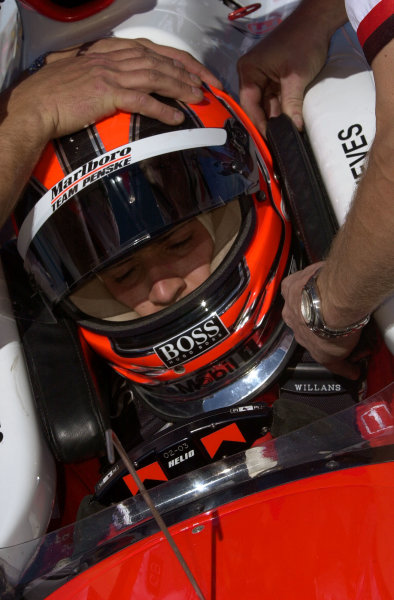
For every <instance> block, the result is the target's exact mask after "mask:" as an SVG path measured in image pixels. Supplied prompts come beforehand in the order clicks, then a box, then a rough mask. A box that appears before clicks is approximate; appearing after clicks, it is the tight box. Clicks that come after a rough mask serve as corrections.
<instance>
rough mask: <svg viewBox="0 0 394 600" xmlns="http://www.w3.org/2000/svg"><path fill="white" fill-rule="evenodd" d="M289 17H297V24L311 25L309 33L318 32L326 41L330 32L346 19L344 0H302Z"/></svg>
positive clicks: (329, 37)
mask: <svg viewBox="0 0 394 600" xmlns="http://www.w3.org/2000/svg"><path fill="white" fill-rule="evenodd" d="M289 19H291V20H293V19H297V23H298V25H302V23H305V24H306V26H308V27H309V26H310V23H313V27H311V28H310V29H309V35H310V36H314V35H315V34H318V35H320V36H324V37H325V41H327V43H328V42H329V41H330V39H331V36H332V34H333V33H334V32H335V31H336V30H337V29H338V27H341V25H343V24H344V23H346V21H347V14H346V10H345V2H344V0H330V1H329V2H327V0H303V1H302V2H300V4H299V5H298V6H297V8H296V9H295V10H294V12H293V13H292V14H291V15H290V17H289Z"/></svg>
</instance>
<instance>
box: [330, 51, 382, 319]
mask: <svg viewBox="0 0 394 600" xmlns="http://www.w3.org/2000/svg"><path fill="white" fill-rule="evenodd" d="M372 68H373V72H374V77H375V86H376V136H375V140H374V143H373V145H372V148H371V151H370V155H369V160H368V165H367V167H366V172H365V176H364V178H363V179H362V180H361V182H360V184H359V187H358V190H357V192H356V195H355V198H354V200H353V204H352V206H351V209H350V212H349V214H348V216H347V218H346V222H345V225H344V227H343V229H341V231H340V232H339V234H338V236H337V238H336V240H335V242H334V244H333V247H332V250H331V252H330V255H329V257H328V261H327V264H326V266H325V268H324V270H323V271H322V272H321V275H320V276H319V279H318V286H319V288H321V293H322V297H323V300H322V302H323V314H324V316H325V318H326V320H327V324H328V325H330V324H331V325H336V326H341V325H348V324H349V323H352V322H354V321H357V320H358V319H360V318H362V317H363V316H364V315H365V314H367V313H369V312H372V311H373V310H374V309H375V308H376V307H377V306H378V305H379V304H380V303H381V302H382V301H383V300H384V299H385V298H386V297H387V296H389V295H390V294H391V293H393V291H394V207H393V190H394V158H393V157H394V115H393V105H392V98H393V91H394V83H393V76H392V74H393V70H394V40H392V41H391V42H390V43H389V44H387V46H386V47H385V48H383V50H382V51H381V52H380V53H379V54H378V55H377V57H376V58H375V59H374V61H373V63H372Z"/></svg>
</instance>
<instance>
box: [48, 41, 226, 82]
mask: <svg viewBox="0 0 394 600" xmlns="http://www.w3.org/2000/svg"><path fill="white" fill-rule="evenodd" d="M115 50H134V51H136V53H137V54H140V56H141V58H142V57H145V58H146V59H148V60H149V58H151V59H152V60H153V66H154V65H155V62H154V61H155V60H156V61H157V60H161V61H163V60H165V58H168V59H171V60H169V61H168V63H169V65H170V66H175V71H174V75H175V79H176V80H178V79H180V78H182V80H183V78H184V80H185V83H186V84H187V85H192V86H194V85H196V81H195V79H194V78H192V80H191V82H190V75H191V74H192V75H197V77H198V78H199V79H201V81H204V82H205V83H208V84H209V85H214V86H215V87H217V88H219V89H222V84H221V82H220V80H219V79H217V77H215V75H213V73H211V71H210V70H209V69H207V68H206V67H205V66H204V65H203V64H202V63H200V62H199V61H198V60H196V59H195V58H193V56H192V55H191V54H189V53H188V52H185V51H183V50H178V49H177V48H172V47H171V46H162V45H160V44H155V43H154V42H151V41H150V40H148V39H145V38H137V39H134V40H131V39H125V38H115V37H109V38H102V39H100V40H96V41H93V42H88V43H87V44H84V45H83V46H78V47H76V48H74V52H73V54H72V55H74V56H75V55H78V56H80V55H81V54H89V53H92V52H99V53H102V52H113V51H115ZM56 57H59V58H61V53H53V54H52V55H51V57H50V58H49V61H53V60H56ZM149 66H150V65H149V62H148V67H149ZM177 68H178V69H179V71H178V70H177Z"/></svg>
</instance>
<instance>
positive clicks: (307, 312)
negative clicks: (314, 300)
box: [301, 289, 312, 326]
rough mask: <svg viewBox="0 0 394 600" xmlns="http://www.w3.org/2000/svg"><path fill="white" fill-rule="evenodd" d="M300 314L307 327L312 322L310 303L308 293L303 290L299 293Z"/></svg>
mask: <svg viewBox="0 0 394 600" xmlns="http://www.w3.org/2000/svg"><path fill="white" fill-rule="evenodd" d="M301 313H302V316H303V317H304V321H305V323H306V324H307V325H308V326H309V325H310V324H311V321H312V311H311V302H310V299H309V295H308V292H307V291H306V290H305V289H304V290H302V293H301Z"/></svg>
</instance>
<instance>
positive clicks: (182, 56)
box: [138, 39, 223, 90]
mask: <svg viewBox="0 0 394 600" xmlns="http://www.w3.org/2000/svg"><path fill="white" fill-rule="evenodd" d="M138 41H139V42H140V43H141V44H142V45H144V46H146V47H148V48H150V49H151V50H154V51H155V52H157V53H158V54H160V55H162V56H167V57H169V58H172V59H174V60H175V61H179V63H181V64H182V65H183V67H184V68H185V69H186V70H187V71H188V72H189V73H192V74H194V75H197V76H198V77H199V78H200V79H201V80H202V81H204V82H205V83H207V84H208V85H213V86H215V87H217V88H218V89H220V90H221V89H223V86H222V83H221V81H220V79H218V78H217V77H215V75H214V74H213V73H212V71H210V70H209V69H207V67H205V66H204V65H203V64H202V63H200V62H199V61H198V60H196V59H195V58H194V57H193V56H192V55H191V54H189V53H188V52H185V51H184V50H179V49H178V48H171V47H170V46H161V45H159V44H155V43H154V42H151V41H150V40H147V39H139V40H138Z"/></svg>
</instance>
